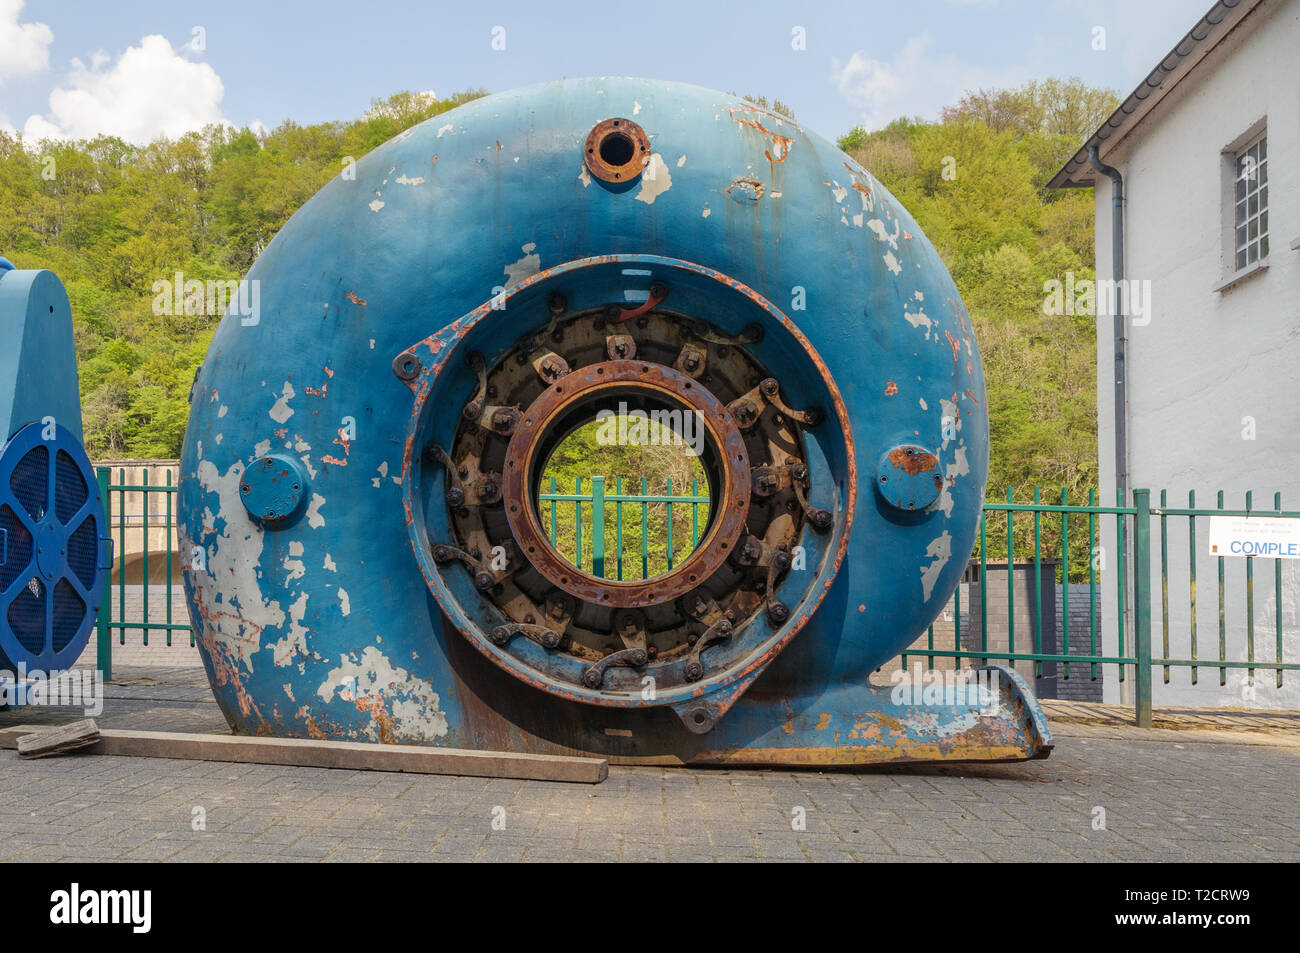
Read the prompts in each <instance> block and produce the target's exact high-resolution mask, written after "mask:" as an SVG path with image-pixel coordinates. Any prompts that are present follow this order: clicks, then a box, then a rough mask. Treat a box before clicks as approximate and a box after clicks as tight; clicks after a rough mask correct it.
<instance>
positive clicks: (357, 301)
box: [347, 290, 366, 308]
mask: <svg viewBox="0 0 1300 953" xmlns="http://www.w3.org/2000/svg"><path fill="white" fill-rule="evenodd" d="M347 298H348V300H349V301H351V302H352V303H353V304H359V305H361V307H363V308H364V307H365V306H366V299H365V298H358V297H357V293H356V292H355V291H351V290H349V291H348V295H347Z"/></svg>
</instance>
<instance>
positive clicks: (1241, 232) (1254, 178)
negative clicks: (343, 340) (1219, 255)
mask: <svg viewBox="0 0 1300 953" xmlns="http://www.w3.org/2000/svg"><path fill="white" fill-rule="evenodd" d="M1234 158H1235V162H1234V172H1235V180H1234V183H1233V236H1234V242H1233V252H1234V264H1235V266H1236V270H1237V271H1241V270H1242V269H1244V268H1249V267H1250V266H1251V265H1254V264H1255V263H1256V262H1259V261H1263V260H1264V259H1266V258H1268V137H1267V136H1266V135H1262V136H1260V137H1259V138H1258V139H1255V140H1254V141H1253V142H1251V143H1249V144H1248V145H1247V146H1245V147H1244V148H1243V149H1241V150H1239V151H1238V152H1237V153H1236V155H1235V157H1234Z"/></svg>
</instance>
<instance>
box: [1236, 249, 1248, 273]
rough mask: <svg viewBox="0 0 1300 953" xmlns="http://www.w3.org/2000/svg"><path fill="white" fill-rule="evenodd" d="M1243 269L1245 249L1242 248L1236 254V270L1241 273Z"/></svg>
mask: <svg viewBox="0 0 1300 953" xmlns="http://www.w3.org/2000/svg"><path fill="white" fill-rule="evenodd" d="M1245 267H1246V249H1244V248H1243V249H1241V250H1240V251H1238V252H1237V270H1238V271H1241V269H1243V268H1245Z"/></svg>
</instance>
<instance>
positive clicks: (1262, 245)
mask: <svg viewBox="0 0 1300 953" xmlns="http://www.w3.org/2000/svg"><path fill="white" fill-rule="evenodd" d="M1259 257H1260V258H1267V257H1268V236H1267V235H1265V236H1264V237H1263V238H1261V239H1260V240H1259Z"/></svg>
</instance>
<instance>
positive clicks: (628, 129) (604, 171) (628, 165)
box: [583, 117, 650, 183]
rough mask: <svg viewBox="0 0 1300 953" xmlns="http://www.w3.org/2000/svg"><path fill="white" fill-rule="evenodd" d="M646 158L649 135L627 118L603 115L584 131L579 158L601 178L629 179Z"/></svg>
mask: <svg viewBox="0 0 1300 953" xmlns="http://www.w3.org/2000/svg"><path fill="white" fill-rule="evenodd" d="M649 158H650V137H649V136H647V135H646V134H645V130H644V129H642V128H641V127H640V126H638V125H637V124H636V123H634V122H633V121H632V120H631V119H623V118H621V117H620V118H617V119H603V120H601V121H600V122H598V123H596V125H595V127H594V128H593V129H592V130H591V132H589V133H587V142H586V144H585V145H584V146H583V160H584V161H585V162H586V163H587V169H588V170H589V171H590V172H591V174H592V175H594V176H595V177H596V178H598V179H600V180H601V181H602V182H614V183H624V182H631V181H632V180H633V179H635V178H636V177H637V176H638V175H640V174H641V170H642V169H644V168H645V163H646V160H648V159H649Z"/></svg>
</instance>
